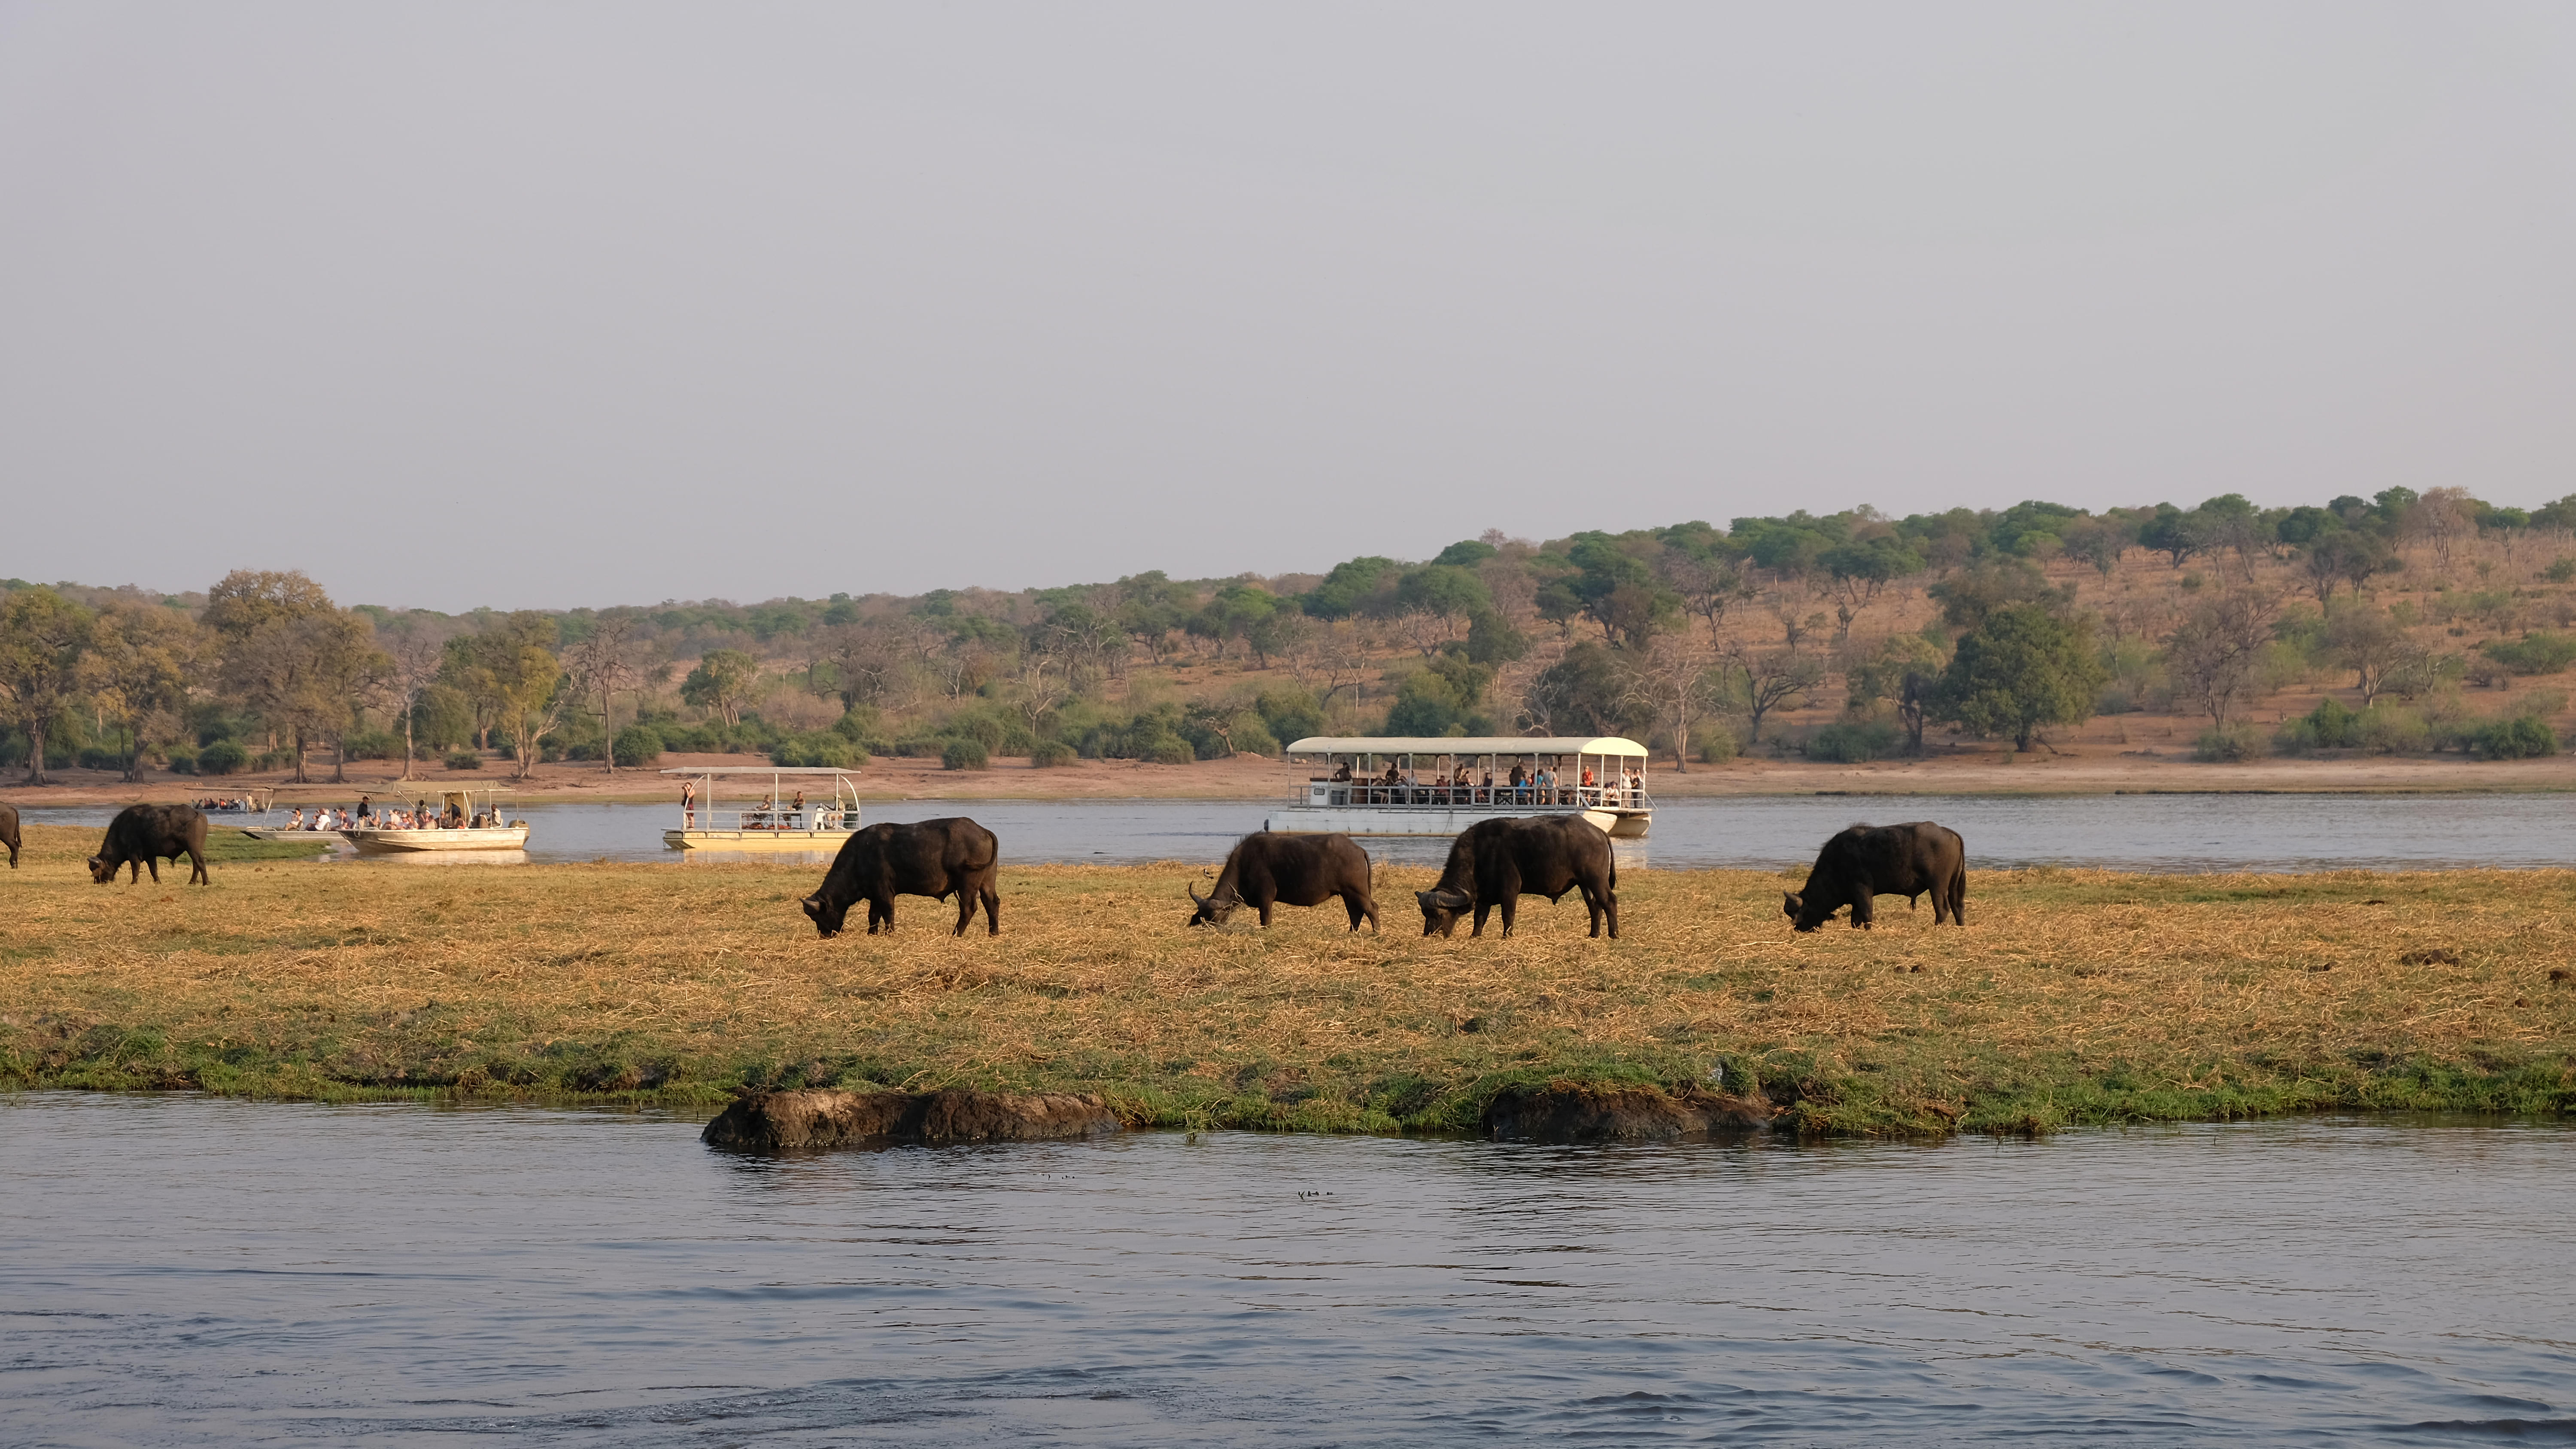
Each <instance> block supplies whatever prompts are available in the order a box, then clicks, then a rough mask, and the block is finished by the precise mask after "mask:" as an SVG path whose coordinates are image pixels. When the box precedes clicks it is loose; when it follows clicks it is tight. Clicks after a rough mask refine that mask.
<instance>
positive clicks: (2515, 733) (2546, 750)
mask: <svg viewBox="0 0 2576 1449" xmlns="http://www.w3.org/2000/svg"><path fill="white" fill-rule="evenodd" d="M2470 747H2471V748H2473V749H2475V750H2476V751H2477V753H2478V755H2479V756H2480V757H2481V758H2484V759H2489V760H2529V759H2537V758H2538V757H2540V756H2542V755H2554V754H2556V753H2558V736H2556V735H2554V734H2552V733H2550V730H2549V726H2548V725H2547V724H2546V723H2544V722H2543V721H2541V720H2537V719H2534V718H2532V717H2531V716H2530V715H2527V714H2524V715H2516V716H2514V717H2513V718H2512V719H2499V720H2489V721H2488V722H2487V723H2485V724H2482V725H2480V726H2478V728H2477V732H2476V733H2475V734H2474V735H2472V736H2471V737H2470Z"/></svg>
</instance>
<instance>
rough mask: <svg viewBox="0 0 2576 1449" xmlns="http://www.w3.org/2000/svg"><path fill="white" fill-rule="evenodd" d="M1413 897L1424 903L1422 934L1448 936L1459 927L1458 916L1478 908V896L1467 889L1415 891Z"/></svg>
mask: <svg viewBox="0 0 2576 1449" xmlns="http://www.w3.org/2000/svg"><path fill="white" fill-rule="evenodd" d="M1413 898H1414V899H1415V900H1417V901H1420V902H1421V903H1422V934H1424V935H1426V936H1428V935H1431V934H1432V933H1434V932H1437V933H1439V934H1440V935H1443V936H1446V935H1448V934H1449V933H1450V932H1451V931H1454V930H1456V929H1457V928H1458V917H1459V916H1461V915H1463V914H1465V913H1466V912H1468V911H1472V910H1474V909H1475V908H1476V898H1475V897H1474V896H1471V895H1469V894H1467V893H1466V892H1465V891H1453V890H1439V889H1434V890H1427V891H1415V892H1414V893H1413Z"/></svg>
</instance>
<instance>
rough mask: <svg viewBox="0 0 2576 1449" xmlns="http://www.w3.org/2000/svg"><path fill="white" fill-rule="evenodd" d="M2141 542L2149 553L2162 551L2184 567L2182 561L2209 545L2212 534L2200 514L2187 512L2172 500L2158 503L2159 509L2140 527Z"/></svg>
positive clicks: (2175, 565)
mask: <svg viewBox="0 0 2576 1449" xmlns="http://www.w3.org/2000/svg"><path fill="white" fill-rule="evenodd" d="M2138 542H2139V543H2140V544H2141V545H2143V546H2144V547H2145V548H2146V549H2147V550H2148V551H2149V552H2150V553H2160V554H2163V555H2165V556H2166V557H2168V558H2170V559H2172V560H2173V566H2174V567H2175V568H2181V567H2182V565H2183V560H2185V559H2187V558H2190V557H2191V556H2192V555H2193V554H2196V553H2199V552H2200V551H2201V550H2203V549H2205V548H2207V547H2208V546H2209V533H2208V530H2207V528H2206V527H2205V525H2204V524H2203V521H2202V520H2201V518H2200V516H2199V515H2198V514H2196V513H2185V512H2183V511H2182V510H2181V509H2179V508H2176V507H2174V506H2173V505H2172V504H2170V503H2159V504H2157V505H2156V511H2155V512H2154V514H2152V515H2151V516H2149V517H2148V518H2147V520H2146V521H2145V522H2144V523H2143V524H2141V525H2140V526H2139V528H2138Z"/></svg>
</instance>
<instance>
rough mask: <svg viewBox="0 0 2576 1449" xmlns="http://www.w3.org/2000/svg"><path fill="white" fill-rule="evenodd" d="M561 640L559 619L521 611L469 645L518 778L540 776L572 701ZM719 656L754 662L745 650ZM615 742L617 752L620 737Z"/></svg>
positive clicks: (478, 680)
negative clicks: (557, 647)
mask: <svg viewBox="0 0 2576 1449" xmlns="http://www.w3.org/2000/svg"><path fill="white" fill-rule="evenodd" d="M557 637H558V635H557V632H556V629H555V621H554V620H553V619H551V618H549V617H547V616H546V615H544V614H541V613H538V612H536V611H534V610H521V611H520V612H518V613H514V614H510V615H508V616H506V617H504V618H502V619H501V620H499V621H498V622H497V623H495V624H494V625H493V626H492V627H490V628H487V629H485V630H484V632H482V633H480V634H476V635H473V636H471V637H470V638H468V639H466V640H465V641H463V642H464V644H465V646H466V647H465V656H466V658H467V659H468V660H469V661H470V666H469V667H470V668H471V670H472V671H473V675H474V680H475V683H476V685H477V686H478V687H479V688H480V689H481V690H482V691H483V692H484V693H486V694H487V695H488V696H489V697H490V698H491V699H492V700H493V701H494V703H495V706H496V709H495V713H496V715H497V716H498V718H499V721H500V726H501V732H502V733H503V734H504V735H506V736H508V737H509V741H510V753H511V754H512V755H513V756H514V757H515V759H514V761H513V763H514V764H515V765H516V767H517V768H516V769H515V770H514V771H513V774H514V775H515V776H516V778H518V779H522V780H524V779H526V778H527V777H528V776H529V775H530V774H532V773H534V771H535V770H536V767H537V756H538V754H539V752H540V750H541V748H542V746H543V744H544V742H545V738H546V736H547V735H550V734H552V733H554V730H555V726H556V724H557V723H558V722H560V721H561V719H562V717H563V710H564V706H565V705H567V704H569V703H571V702H572V691H570V690H567V689H563V688H561V687H560V686H561V685H562V683H563V677H564V671H563V661H561V660H560V659H557V658H556V657H555V652H554V650H553V649H552V648H551V647H549V646H551V645H552V644H553V643H554V641H555V639H556V638H557ZM714 653H715V654H726V653H730V654H734V655H736V656H738V657H740V658H742V659H746V660H747V659H749V658H750V657H751V656H750V655H748V654H743V653H742V652H741V651H740V650H723V649H719V650H716V651H714ZM708 657H709V658H713V657H714V654H710V655H709V656H708ZM730 722H731V721H728V723H730ZM611 740H612V746H611V748H612V749H613V748H614V745H613V740H614V736H612V737H611Z"/></svg>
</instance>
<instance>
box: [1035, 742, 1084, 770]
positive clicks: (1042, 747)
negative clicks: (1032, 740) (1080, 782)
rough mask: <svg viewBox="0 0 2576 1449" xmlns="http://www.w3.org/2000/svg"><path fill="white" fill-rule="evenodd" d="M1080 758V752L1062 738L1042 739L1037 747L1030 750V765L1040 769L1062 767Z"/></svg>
mask: <svg viewBox="0 0 2576 1449" xmlns="http://www.w3.org/2000/svg"><path fill="white" fill-rule="evenodd" d="M1080 758H1082V756H1081V754H1080V752H1078V751H1077V750H1075V749H1074V747H1073V746H1071V745H1068V744H1066V743H1065V742H1064V741H1062V740H1040V741H1038V742H1037V747H1036V748H1035V749H1032V750H1030V751H1029V765H1030V767H1031V768H1033V769H1039V770H1054V769H1060V768H1062V767H1064V766H1066V765H1070V764H1072V763H1073V762H1074V761H1076V760H1078V759H1080Z"/></svg>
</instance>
